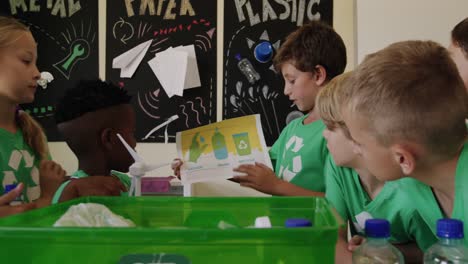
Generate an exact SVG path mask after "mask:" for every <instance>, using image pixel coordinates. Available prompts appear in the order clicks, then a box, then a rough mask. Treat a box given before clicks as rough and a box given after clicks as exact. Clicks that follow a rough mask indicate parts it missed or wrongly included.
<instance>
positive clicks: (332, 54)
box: [235, 22, 346, 196]
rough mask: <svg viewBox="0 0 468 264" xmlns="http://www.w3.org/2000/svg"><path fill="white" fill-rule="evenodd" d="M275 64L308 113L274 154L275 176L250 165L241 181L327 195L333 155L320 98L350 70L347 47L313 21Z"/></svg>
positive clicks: (273, 190)
mask: <svg viewBox="0 0 468 264" xmlns="http://www.w3.org/2000/svg"><path fill="white" fill-rule="evenodd" d="M273 62H274V66H275V68H276V69H277V71H278V72H280V73H281V74H282V76H283V79H284V81H285V85H284V94H285V95H287V96H288V97H289V99H290V100H291V101H293V102H294V104H296V106H297V108H298V109H299V110H300V111H304V112H307V114H306V115H305V116H304V117H302V118H298V119H296V120H294V121H292V122H291V123H289V124H288V125H287V126H286V128H284V129H283V131H282V132H281V135H280V136H279V138H278V140H277V141H276V142H275V143H274V145H273V146H272V148H271V149H270V157H271V159H272V163H273V166H274V169H275V171H274V172H273V171H272V170H271V169H269V168H268V167H266V166H265V165H263V164H255V165H250V164H245V165H241V166H239V167H238V168H237V169H235V171H237V172H241V173H245V174H247V175H246V176H237V177H235V180H237V181H239V182H240V184H241V185H242V186H248V187H251V188H254V189H256V190H258V191H261V192H265V193H269V194H273V195H316V196H317V195H319V196H323V193H324V192H325V178H324V174H323V168H324V163H325V159H326V157H327V154H328V150H327V147H326V143H325V140H324V138H323V136H322V131H323V130H324V128H325V126H324V124H323V122H322V121H321V120H319V116H318V115H317V113H316V110H315V97H316V95H317V93H318V92H319V91H320V89H322V87H323V86H324V85H325V84H327V83H328V81H330V80H331V79H332V78H333V77H335V76H337V75H339V74H341V73H342V72H343V71H344V69H345V67H346V48H345V45H344V42H343V40H342V39H341V37H340V36H339V35H338V34H337V33H336V32H335V30H334V29H333V28H332V27H330V26H328V25H326V24H324V23H321V22H311V23H308V24H305V25H303V26H302V27H300V28H298V29H297V30H296V31H294V32H293V33H291V34H290V35H289V36H288V37H287V38H286V41H285V42H284V43H283V45H282V46H281V47H280V49H279V50H278V52H277V54H276V56H275V58H274V61H273ZM275 173H276V175H275Z"/></svg>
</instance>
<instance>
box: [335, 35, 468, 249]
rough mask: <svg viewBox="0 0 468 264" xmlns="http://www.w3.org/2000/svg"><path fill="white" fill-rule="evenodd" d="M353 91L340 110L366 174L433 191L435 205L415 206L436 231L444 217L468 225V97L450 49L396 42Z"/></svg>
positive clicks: (368, 61)
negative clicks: (467, 119) (405, 180)
mask: <svg viewBox="0 0 468 264" xmlns="http://www.w3.org/2000/svg"><path fill="white" fill-rule="evenodd" d="M346 93H347V95H346V99H345V100H344V102H343V107H342V109H341V112H342V115H343V119H344V121H345V124H346V126H347V127H348V128H349V131H350V135H351V137H352V139H353V141H354V149H355V151H356V153H357V154H359V155H360V156H361V157H362V159H363V161H364V164H365V166H366V167H367V169H368V170H369V171H370V172H371V173H372V174H373V175H375V176H376V177H377V178H378V179H379V180H381V181H391V180H396V179H401V178H404V177H411V178H414V179H417V180H419V181H421V182H423V183H425V184H427V185H429V186H430V187H432V190H433V194H434V195H433V198H434V199H428V200H427V201H425V202H424V203H421V204H414V205H415V206H417V207H418V211H419V213H420V215H421V216H422V217H423V218H424V220H425V221H426V222H427V224H428V225H429V226H430V227H431V228H432V229H433V232H434V233H435V228H436V221H437V219H439V218H443V217H452V218H458V219H461V220H464V221H466V220H468V214H467V213H468V210H466V209H465V207H466V204H465V203H466V201H467V200H468V192H467V191H466V190H467V188H468V177H466V173H467V171H468V144H467V142H466V139H467V129H466V126H465V122H464V119H465V116H466V115H467V112H468V98H467V97H468V95H467V92H466V90H465V87H464V84H463V81H462V79H461V78H460V75H459V74H458V72H457V68H456V65H455V64H454V62H453V61H452V59H451V58H450V55H449V53H448V52H447V50H446V49H445V48H444V47H442V46H440V45H439V44H437V43H435V42H432V41H404V42H399V43H394V44H392V45H390V46H388V47H387V48H385V49H383V50H381V51H378V52H376V53H374V54H371V55H369V56H367V57H366V58H365V60H364V61H363V62H362V64H361V65H359V66H358V67H357V69H356V70H355V73H354V75H353V77H352V79H351V81H350V85H349V87H348V89H347V90H346ZM416 195H419V194H418V193H415V194H414V196H416ZM408 202H412V203H414V201H413V199H411V200H410V201H408ZM465 243H466V240H465Z"/></svg>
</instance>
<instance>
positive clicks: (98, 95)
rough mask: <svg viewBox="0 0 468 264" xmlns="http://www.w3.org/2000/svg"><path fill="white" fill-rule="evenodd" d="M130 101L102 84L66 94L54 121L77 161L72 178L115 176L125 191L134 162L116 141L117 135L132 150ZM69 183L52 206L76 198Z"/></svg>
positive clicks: (92, 83) (86, 83) (89, 83)
mask: <svg viewBox="0 0 468 264" xmlns="http://www.w3.org/2000/svg"><path fill="white" fill-rule="evenodd" d="M130 99H131V97H130V96H129V95H127V92H126V91H125V90H123V89H120V88H119V87H117V86H115V85H113V84H111V83H107V82H103V81H101V80H95V81H81V82H80V83H79V84H78V85H77V86H76V87H74V88H72V89H69V90H67V92H66V93H65V95H64V97H63V99H62V100H61V101H60V103H59V104H58V106H57V115H56V121H57V124H58V129H59V131H60V133H61V134H62V135H63V137H64V139H65V141H66V142H67V144H68V146H69V147H70V149H71V150H72V151H73V153H75V155H76V156H77V158H78V171H77V172H75V173H74V174H73V175H72V180H71V181H73V178H83V177H87V176H89V175H114V176H117V177H118V178H119V179H120V181H121V182H122V183H123V184H124V185H125V186H126V187H127V189H128V187H129V185H130V179H129V177H128V176H127V175H126V174H124V173H120V172H119V171H122V172H126V171H128V169H129V167H130V165H132V163H133V158H132V157H131V155H130V154H129V153H128V152H127V150H126V149H125V147H124V145H123V144H122V142H121V141H120V140H119V138H118V137H117V134H120V135H121V136H122V137H123V138H124V139H125V141H127V143H128V144H129V145H130V146H131V147H132V148H134V147H135V146H136V140H135V138H134V135H133V134H134V132H135V113H134V110H133V108H132V106H131V105H130ZM69 183H70V181H67V182H65V183H64V184H62V186H60V188H59V189H58V190H57V192H56V194H55V196H54V199H53V203H56V202H58V201H66V200H69V199H71V198H74V197H76V196H77V194H76V193H74V192H73V190H72V189H71V188H68V184H69Z"/></svg>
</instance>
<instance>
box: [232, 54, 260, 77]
mask: <svg viewBox="0 0 468 264" xmlns="http://www.w3.org/2000/svg"><path fill="white" fill-rule="evenodd" d="M236 59H237V60H238V62H237V67H238V68H239V70H240V71H241V72H242V73H243V74H244V75H245V77H246V78H247V80H248V81H249V83H251V84H254V83H255V82H256V81H258V80H260V74H258V72H257V71H256V70H255V69H254V67H253V66H252V63H250V61H249V60H248V59H247V58H242V57H241V55H240V54H236Z"/></svg>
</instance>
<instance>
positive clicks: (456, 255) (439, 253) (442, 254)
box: [424, 219, 468, 264]
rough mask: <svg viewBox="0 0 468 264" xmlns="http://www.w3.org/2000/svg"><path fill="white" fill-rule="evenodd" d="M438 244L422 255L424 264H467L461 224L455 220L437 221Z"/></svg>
mask: <svg viewBox="0 0 468 264" xmlns="http://www.w3.org/2000/svg"><path fill="white" fill-rule="evenodd" d="M437 236H438V237H439V242H437V243H436V244H434V245H432V247H430V248H429V249H428V250H427V251H426V253H425V254H424V263H425V264H433V263H439V264H440V263H447V264H449V263H450V264H458V263H468V252H467V248H466V247H465V245H464V244H463V238H464V235H463V222H462V221H460V220H457V219H440V220H439V221H437Z"/></svg>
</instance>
